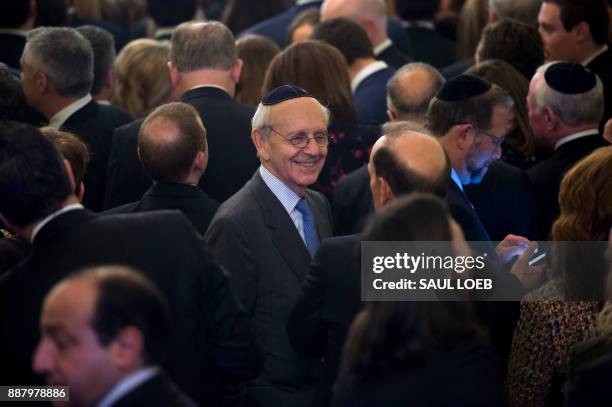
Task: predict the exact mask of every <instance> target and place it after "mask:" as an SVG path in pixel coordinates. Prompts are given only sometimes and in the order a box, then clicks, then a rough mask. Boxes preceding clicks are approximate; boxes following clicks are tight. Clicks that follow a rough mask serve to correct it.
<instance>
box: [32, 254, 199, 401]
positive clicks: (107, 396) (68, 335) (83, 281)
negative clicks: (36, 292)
mask: <svg viewBox="0 0 612 407" xmlns="http://www.w3.org/2000/svg"><path fill="white" fill-rule="evenodd" d="M40 326H41V331H42V337H41V339H40V341H39V342H38V345H37V347H36V352H35V354H34V356H33V363H32V366H33V370H34V371H35V372H36V373H38V374H40V375H41V376H44V377H45V379H46V381H47V384H48V385H50V386H68V387H69V392H70V393H69V394H70V396H69V397H70V402H69V405H72V406H92V407H93V406H109V407H110V406H115V407H120V406H151V407H153V406H159V407H165V406H177V407H187V406H195V403H193V402H192V401H191V400H190V399H189V398H188V397H187V396H186V395H185V394H183V392H182V391H181V390H180V389H179V388H178V387H176V385H175V384H174V383H173V382H172V381H171V380H170V378H169V377H168V376H167V375H166V374H165V373H164V371H163V369H162V367H161V365H162V364H163V363H164V361H165V358H166V357H167V354H168V346H169V342H170V331H171V315H170V310H169V308H168V304H167V302H166V300H165V298H164V297H163V296H162V294H161V293H160V292H159V291H158V290H157V288H156V287H155V286H154V285H153V284H152V283H151V282H150V281H149V280H147V279H146V278H145V277H144V276H143V275H142V274H140V273H137V272H135V271H133V270H131V269H129V268H125V267H118V266H107V267H98V268H90V269H85V270H83V271H82V272H80V273H78V274H76V275H73V276H71V277H68V278H65V279H64V280H62V281H60V282H59V283H57V284H56V285H55V286H54V287H53V288H52V289H51V290H50V292H49V293H48V294H47V296H46V298H45V302H44V305H43V310H42V315H41V321H40Z"/></svg>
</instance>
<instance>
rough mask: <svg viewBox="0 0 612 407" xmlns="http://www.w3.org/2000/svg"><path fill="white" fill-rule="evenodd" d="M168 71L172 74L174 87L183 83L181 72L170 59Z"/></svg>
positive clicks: (171, 80) (171, 78) (171, 81)
mask: <svg viewBox="0 0 612 407" xmlns="http://www.w3.org/2000/svg"><path fill="white" fill-rule="evenodd" d="M168 73H169V74H170V83H171V84H172V87H173V88H176V87H177V86H178V85H179V83H181V72H180V71H179V70H178V68H177V67H176V65H174V64H173V63H172V62H171V61H168Z"/></svg>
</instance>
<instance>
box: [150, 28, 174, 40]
mask: <svg viewBox="0 0 612 407" xmlns="http://www.w3.org/2000/svg"><path fill="white" fill-rule="evenodd" d="M173 33H174V27H160V28H158V29H157V30H155V36H154V38H155V39H156V40H159V39H160V38H164V37H167V36H172V34H173Z"/></svg>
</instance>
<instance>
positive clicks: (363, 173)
mask: <svg viewBox="0 0 612 407" xmlns="http://www.w3.org/2000/svg"><path fill="white" fill-rule="evenodd" d="M332 206H333V208H334V222H335V229H334V230H335V234H336V235H350V234H353V233H361V232H362V231H363V227H364V226H365V222H366V221H367V218H368V216H370V214H372V213H373V212H374V204H373V202H372V191H371V190H370V174H369V173H368V167H367V165H364V166H363V167H361V168H359V169H357V170H355V171H353V172H351V173H350V174H348V175H347V176H345V177H344V178H342V179H340V181H338V184H337V185H336V189H335V190H334V197H333V200H332Z"/></svg>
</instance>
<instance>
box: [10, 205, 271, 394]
mask: <svg viewBox="0 0 612 407" xmlns="http://www.w3.org/2000/svg"><path fill="white" fill-rule="evenodd" d="M102 264H124V265H128V266H131V267H134V268H136V269H138V270H141V271H142V272H143V273H144V274H145V275H146V276H147V277H149V278H150V279H151V281H153V283H155V284H156V285H157V287H159V288H160V290H161V291H162V293H163V294H165V296H166V298H167V299H168V303H169V305H170V310H171V313H172V316H173V327H172V330H171V332H172V335H171V346H170V348H169V356H170V357H169V358H168V364H167V366H166V370H167V371H168V373H169V374H170V376H171V377H172V378H173V380H175V381H176V382H177V383H178V384H179V385H180V386H181V388H182V389H183V390H185V391H186V392H187V393H188V394H189V395H190V396H191V397H193V398H194V399H195V400H196V401H198V402H199V403H206V404H212V405H217V404H218V403H220V399H221V397H222V395H221V391H222V390H221V389H222V388H223V385H224V384H225V382H230V381H236V380H243V379H246V378H250V377H254V376H256V375H257V374H259V372H260V370H261V366H262V363H263V362H262V358H261V350H260V348H259V346H258V345H257V343H256V341H255V340H254V338H253V336H252V335H251V332H250V329H249V327H248V320H247V318H246V315H245V313H244V310H242V309H241V308H240V307H239V305H238V302H237V300H236V298H235V296H234V295H233V293H232V291H231V290H230V286H229V282H228V278H227V276H226V275H225V274H224V273H223V271H222V269H221V268H220V267H219V266H218V265H217V264H216V263H215V261H214V260H213V257H212V255H211V254H210V252H209V251H208V250H207V248H206V246H205V244H204V241H203V240H202V238H201V237H200V236H199V235H198V234H197V232H196V231H195V229H194V228H193V226H191V224H190V222H189V221H188V220H187V218H185V216H184V215H183V214H181V213H180V212H178V211H158V212H151V213H142V214H131V215H113V216H98V215H95V214H93V213H91V212H89V211H87V210H72V211H69V212H66V213H64V214H61V215H59V216H57V217H56V218H54V219H52V220H51V221H50V222H49V223H48V224H46V225H45V226H44V227H43V228H42V229H41V230H40V232H39V234H38V235H37V236H36V238H35V240H34V244H33V248H32V255H31V256H30V257H29V258H28V259H27V260H26V261H24V262H23V263H20V264H19V265H18V266H17V267H16V268H14V269H13V270H11V271H9V272H8V273H6V274H4V275H3V276H2V278H1V279H0V321H2V324H1V325H0V358H1V360H2V365H3V368H2V369H0V383H2V384H16V383H21V384H30V383H34V382H35V380H34V378H33V377H32V373H31V369H30V366H31V361H32V354H33V351H34V348H35V345H36V342H37V341H38V338H39V325H38V323H39V317H40V310H41V305H42V302H43V298H44V296H45V295H46V293H47V292H48V290H49V289H50V288H51V287H52V286H53V285H54V284H55V283H57V282H58V281H59V280H61V279H62V278H64V277H66V276H67V275H68V274H70V273H71V272H72V271H75V270H79V269H81V268H83V267H85V266H90V265H102ZM16 307H19V312H16V311H15V309H16Z"/></svg>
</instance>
